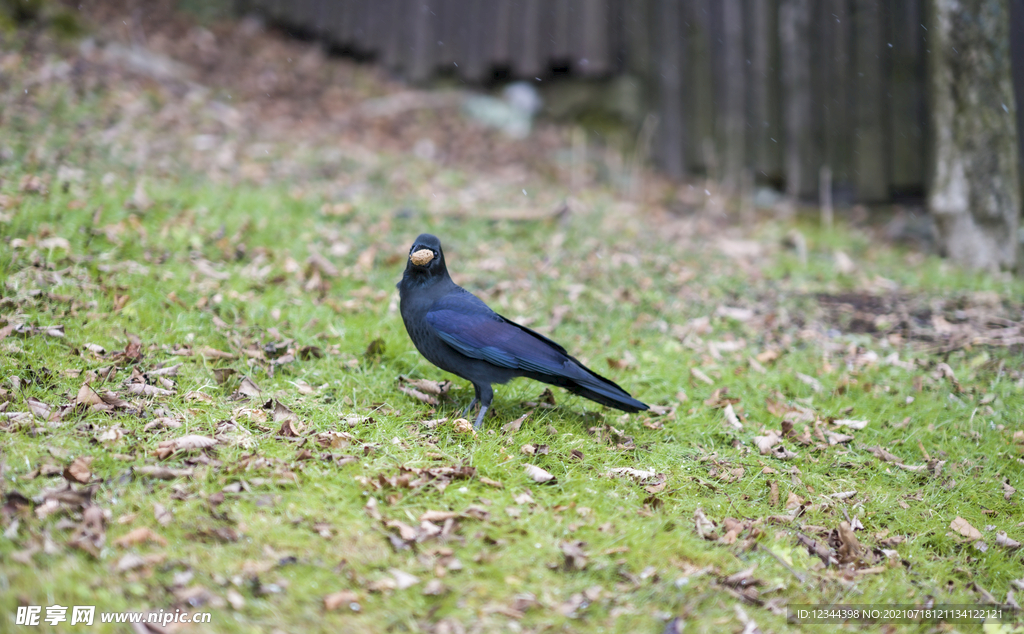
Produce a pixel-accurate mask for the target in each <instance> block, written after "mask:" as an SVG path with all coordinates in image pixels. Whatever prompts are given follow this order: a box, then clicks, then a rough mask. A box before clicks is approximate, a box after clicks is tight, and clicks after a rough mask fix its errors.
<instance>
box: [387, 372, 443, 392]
mask: <svg viewBox="0 0 1024 634" xmlns="http://www.w3.org/2000/svg"><path fill="white" fill-rule="evenodd" d="M398 382H399V383H403V384H405V385H408V386H409V387H411V388H412V389H414V390H418V391H420V392H423V393H425V394H433V395H434V396H444V395H445V394H447V393H448V391H449V390H450V389H451V388H452V382H451V381H431V380H429V379H410V378H409V377H407V376H405V375H404V374H403V375H399V377H398Z"/></svg>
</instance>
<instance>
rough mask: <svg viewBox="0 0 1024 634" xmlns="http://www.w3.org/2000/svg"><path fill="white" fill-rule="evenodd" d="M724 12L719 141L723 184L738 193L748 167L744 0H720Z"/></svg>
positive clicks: (727, 189) (730, 190) (727, 188)
mask: <svg viewBox="0 0 1024 634" xmlns="http://www.w3.org/2000/svg"><path fill="white" fill-rule="evenodd" d="M720 6H721V11H722V14H721V15H722V33H721V36H722V72H721V75H720V77H719V80H720V81H721V83H722V91H721V95H722V97H723V101H722V103H721V104H719V110H718V111H719V118H718V126H719V130H720V133H719V138H720V139H722V151H721V153H720V154H721V155H722V185H723V187H724V188H725V189H726V191H729V192H736V191H739V188H740V181H741V178H742V175H743V170H744V169H745V168H746V152H745V150H746V144H747V141H746V132H747V117H746V76H747V73H746V56H745V55H744V54H743V49H744V32H743V3H742V0H720Z"/></svg>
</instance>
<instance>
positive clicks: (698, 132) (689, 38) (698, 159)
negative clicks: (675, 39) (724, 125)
mask: <svg viewBox="0 0 1024 634" xmlns="http://www.w3.org/2000/svg"><path fill="white" fill-rule="evenodd" d="M670 1H671V0H670ZM714 1H715V0H696V1H694V2H687V3H685V4H683V23H684V27H685V33H686V42H685V45H686V48H685V49H684V50H685V53H684V55H685V57H684V60H685V61H686V65H685V68H684V70H683V77H684V80H685V82H686V84H685V85H686V93H685V94H686V97H685V104H684V107H685V110H684V114H685V123H684V126H685V129H686V132H687V135H686V139H685V145H684V148H685V152H686V154H685V156H686V162H687V164H688V165H689V169H690V170H692V171H703V172H705V173H707V172H708V170H709V169H710V166H709V165H707V159H708V158H709V157H708V156H706V152H705V149H706V148H709V147H711V148H713V147H714V138H715V117H714V110H715V97H714V84H713V83H712V79H711V78H712V62H713V60H712V55H711V42H710V39H711V37H710V33H711V11H710V6H711V5H712V3H713V2H714Z"/></svg>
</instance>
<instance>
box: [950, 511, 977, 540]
mask: <svg viewBox="0 0 1024 634" xmlns="http://www.w3.org/2000/svg"><path fill="white" fill-rule="evenodd" d="M949 527H950V528H951V529H953V530H955V531H956V532H958V533H960V534H961V535H963V536H964V537H966V538H968V539H981V531H979V530H978V529H976V528H974V527H973V526H971V524H970V522H968V521H967V520H965V519H964V518H962V517H960V516H959V515H957V516H956V519H954V520H953V521H952V522H950V524H949Z"/></svg>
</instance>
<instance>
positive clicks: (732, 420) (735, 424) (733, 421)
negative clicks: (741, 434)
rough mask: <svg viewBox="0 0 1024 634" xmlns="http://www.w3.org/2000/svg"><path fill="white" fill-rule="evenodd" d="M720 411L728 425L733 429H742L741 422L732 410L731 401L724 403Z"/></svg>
mask: <svg viewBox="0 0 1024 634" xmlns="http://www.w3.org/2000/svg"><path fill="white" fill-rule="evenodd" d="M722 413H723V414H724V415H725V422H727V423H728V424H729V426H730V427H732V428H733V429H743V423H741V422H740V419H739V417H738V416H736V412H735V411H733V409H732V403H730V404H728V405H726V406H725V409H724V410H722Z"/></svg>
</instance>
